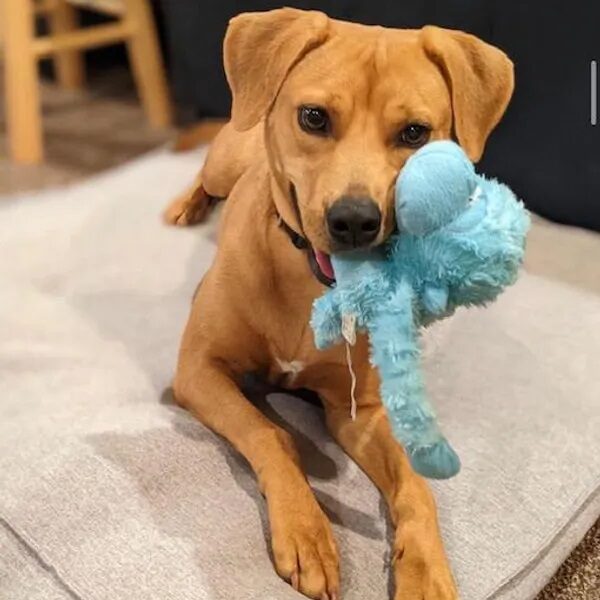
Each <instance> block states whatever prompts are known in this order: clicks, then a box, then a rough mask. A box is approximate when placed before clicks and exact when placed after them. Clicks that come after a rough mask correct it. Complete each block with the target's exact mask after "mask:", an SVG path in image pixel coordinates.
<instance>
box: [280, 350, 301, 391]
mask: <svg viewBox="0 0 600 600" xmlns="http://www.w3.org/2000/svg"><path fill="white" fill-rule="evenodd" d="M274 367H275V369H276V371H278V377H277V379H278V380H279V382H278V383H280V384H281V385H283V386H293V385H294V383H295V382H296V380H297V379H298V375H300V373H302V371H303V370H304V367H305V363H304V362H303V361H301V360H284V359H282V358H278V357H275V365H274Z"/></svg>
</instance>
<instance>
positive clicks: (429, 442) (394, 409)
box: [369, 281, 460, 479]
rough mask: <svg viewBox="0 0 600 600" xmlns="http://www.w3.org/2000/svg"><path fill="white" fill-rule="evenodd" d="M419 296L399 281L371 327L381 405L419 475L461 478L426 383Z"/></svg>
mask: <svg viewBox="0 0 600 600" xmlns="http://www.w3.org/2000/svg"><path fill="white" fill-rule="evenodd" d="M414 308H415V295H414V291H413V289H412V287H411V286H410V285H409V284H408V282H406V281H400V282H399V284H398V286H397V288H396V290H395V291H394V293H393V294H392V295H391V296H390V297H389V300H388V302H387V303H385V304H384V305H383V306H381V307H380V310H379V311H378V312H377V314H376V315H375V318H374V320H373V322H372V323H371V324H370V326H369V333H370V338H371V348H372V359H373V363H374V364H375V365H376V366H377V367H378V368H379V375H380V378H381V401H382V403H383V405H384V407H385V408H386V410H387V412H388V416H389V420H390V424H391V426H392V431H393V432H394V435H395V436H396V437H397V438H398V440H400V442H401V443H402V445H403V446H404V448H405V450H406V452H407V454H408V456H409V458H410V461H411V464H412V466H413V468H414V469H415V471H417V472H418V473H421V474H422V475H424V476H425V477H431V478H435V479H445V478H448V477H452V476H453V475H456V473H457V472H458V471H459V469H460V461H459V458H458V456H457V455H456V453H455V452H454V450H453V449H452V448H451V447H450V445H449V444H448V442H447V440H446V438H445V437H444V436H443V435H442V433H441V432H440V430H439V428H438V425H437V421H436V418H435V413H434V411H433V409H432V407H431V405H430V404H429V402H428V400H427V397H426V394H425V385H424V382H423V374H422V370H421V361H420V352H419V346H418V331H417V325H416V322H415V316H414V313H413V310H414Z"/></svg>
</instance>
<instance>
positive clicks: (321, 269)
mask: <svg viewBox="0 0 600 600" xmlns="http://www.w3.org/2000/svg"><path fill="white" fill-rule="evenodd" d="M308 259H309V262H310V267H311V269H312V272H313V273H314V275H315V277H316V278H317V279H318V280H319V281H320V282H321V283H323V284H324V285H327V286H329V287H331V286H333V285H334V283H335V273H334V271H333V265H332V264H331V256H329V254H326V253H325V252H321V251H320V250H317V249H315V248H312V247H310V248H309V249H308Z"/></svg>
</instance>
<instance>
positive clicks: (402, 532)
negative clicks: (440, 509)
mask: <svg viewBox="0 0 600 600" xmlns="http://www.w3.org/2000/svg"><path fill="white" fill-rule="evenodd" d="M323 399H324V401H325V408H326V415H327V424H328V427H329V429H330V431H331V432H332V434H333V436H334V437H335V438H336V440H337V441H338V443H339V444H340V445H341V446H342V447H343V448H344V450H345V451H346V452H347V453H348V454H349V455H350V456H351V457H352V458H353V459H354V460H355V461H356V462H357V463H358V464H359V465H360V467H361V468H362V469H363V470H364V471H365V472H366V473H367V475H368V476H369V477H370V478H371V479H372V480H373V482H374V483H375V485H376V486H377V487H378V488H379V489H380V490H381V492H382V494H383V495H384V497H385V499H386V500H387V503H388V506H389V509H390V513H391V517H392V522H393V523H394V526H395V528H396V530H395V539H394V548H393V550H394V553H393V568H394V571H395V573H394V575H395V584H396V593H395V600H416V599H418V600H456V599H457V598H458V594H457V591H456V587H455V584H454V580H453V577H452V574H451V572H450V568H449V566H448V562H447V559H446V555H445V552H444V548H443V544H442V539H441V536H440V531H439V528H438V523H437V515H436V508H435V503H434V500H433V497H432V494H431V492H430V490H429V488H428V486H427V484H426V482H425V480H424V479H422V478H421V477H420V476H418V475H417V474H416V473H415V472H414V471H413V470H412V468H411V466H410V463H409V461H408V458H407V457H406V455H405V453H404V451H403V450H402V448H401V446H400V445H399V444H398V443H397V442H396V441H395V439H394V438H393V437H392V432H391V429H390V426H389V423H388V420H387V416H386V414H385V411H384V409H383V407H382V406H381V403H380V402H379V399H378V396H377V395H376V394H373V399H372V401H370V402H369V400H368V399H367V401H366V402H365V401H364V399H363V401H362V402H361V401H360V400H359V405H358V410H357V415H356V420H355V421H353V420H352V419H351V418H350V415H349V412H348V408H347V403H343V405H344V406H343V408H340V402H339V398H336V399H332V400H334V401H333V402H327V398H326V397H324V398H323Z"/></svg>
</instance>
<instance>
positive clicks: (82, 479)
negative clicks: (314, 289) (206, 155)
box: [0, 153, 600, 600]
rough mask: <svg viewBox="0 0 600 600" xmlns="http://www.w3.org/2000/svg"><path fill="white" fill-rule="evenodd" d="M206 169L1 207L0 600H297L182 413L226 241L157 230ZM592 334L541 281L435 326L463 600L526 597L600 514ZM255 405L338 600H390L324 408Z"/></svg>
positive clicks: (578, 310)
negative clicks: (326, 520)
mask: <svg viewBox="0 0 600 600" xmlns="http://www.w3.org/2000/svg"><path fill="white" fill-rule="evenodd" d="M199 159H200V157H199V155H197V154H196V155H188V156H171V155H168V154H163V153H158V154H155V155H151V156H149V157H146V158H144V159H142V160H140V161H138V162H136V163H133V164H132V165H130V166H127V167H125V168H123V169H121V170H119V171H116V172H113V173H109V174H107V175H105V176H102V177H99V178H96V179H94V180H90V181H89V182H87V183H85V184H82V185H77V186H74V187H72V188H67V189H64V190H57V191H55V192H48V193H41V194H37V195H35V196H30V197H24V198H20V199H14V200H2V202H0V278H1V281H2V286H1V287H0V331H1V332H2V335H1V336H0V518H1V519H2V522H4V523H6V524H7V526H8V527H9V530H10V533H9V534H8V535H4V533H3V535H2V538H1V541H0V543H1V544H2V546H1V547H2V549H3V551H2V553H1V554H2V559H1V561H0V569H1V575H0V598H5V597H7V598H11V600H12V598H13V597H16V598H17V599H18V600H20V597H19V596H18V595H16V594H12V590H15V589H17V590H19V589H21V588H22V587H23V586H24V585H25V583H26V584H27V585H29V586H31V589H36V588H35V586H40V589H42V588H41V586H44V585H47V586H49V587H48V589H49V590H51V591H49V592H48V593H47V595H46V596H44V595H43V594H42V595H40V593H38V592H35V593H34V592H32V593H31V594H30V595H29V596H28V595H26V593H25V592H23V593H22V596H23V598H36V595H35V594H36V593H37V594H38V596H37V597H40V598H43V597H48V598H52V600H54V596H53V595H52V594H54V595H55V596H56V598H58V599H59V600H63V596H65V594H72V595H74V596H71V597H79V598H81V599H85V600H87V599H88V598H89V599H98V600H100V599H102V600H104V599H106V600H109V599H110V600H120V599H124V600H138V599H139V600H155V599H156V600H159V599H160V600H187V599H190V600H191V599H192V598H193V599H200V600H203V599H210V600H221V599H224V600H225V599H227V600H230V599H231V598H236V599H240V600H251V599H252V600H254V599H255V598H257V597H260V598H262V599H265V600H286V599H290V600H292V599H294V598H296V599H299V598H300V596H299V595H298V594H296V593H295V592H294V591H293V590H292V589H291V588H289V586H287V585H286V584H285V583H283V582H282V581H280V580H279V578H278V577H277V576H276V575H275V573H274V572H273V569H272V566H271V564H270V560H269V554H268V544H267V541H266V536H267V526H266V513H265V507H264V503H263V501H262V499H261V497H260V495H259V493H258V491H257V489H256V485H255V482H254V478H253V476H252V475H251V473H250V471H249V469H248V467H247V465H246V464H245V463H244V461H243V460H241V459H240V458H239V457H238V456H237V455H236V453H235V452H234V451H233V450H231V449H230V447H229V446H228V445H227V444H226V443H225V442H224V441H222V440H220V439H219V438H218V437H217V436H215V435H213V434H212V433H210V432H209V431H207V430H206V429H205V428H203V427H202V426H201V425H200V424H198V423H197V422H196V421H195V420H194V419H193V418H192V417H190V416H189V415H188V414H187V413H185V412H184V411H182V410H180V409H177V408H175V407H174V406H172V404H171V403H170V402H169V393H168V386H169V382H170V378H171V376H172V373H173V368H174V363H175V359H176V352H177V345H178V341H179V336H180V333H181V329H182V327H183V325H184V322H185V319H186V317H187V311H188V306H189V300H190V298H191V295H192V293H193V290H194V288H195V286H196V284H197V282H198V280H199V279H200V277H201V275H202V273H203V272H204V271H205V269H206V267H207V265H208V264H209V262H210V260H211V258H212V255H213V253H214V226H213V225H211V226H201V227H198V228H195V229H189V230H176V229H170V228H167V227H164V226H162V225H161V224H160V221H159V218H158V214H159V212H160V210H161V209H162V208H163V206H164V205H165V202H166V200H167V199H168V198H169V197H171V196H172V195H173V194H174V193H176V192H177V191H179V190H180V189H181V188H182V186H183V185H185V183H186V180H189V179H191V177H192V175H193V173H194V172H195V170H196V169H197V166H198V163H199ZM599 335H600V301H599V300H598V298H597V296H595V295H592V294H588V293H586V292H581V291H578V290H575V289H572V288H569V287H567V286H562V285H559V284H556V283H553V282H550V281H548V280H544V279H542V278H538V277H533V276H527V275H526V276H524V277H523V278H522V280H521V281H520V282H518V283H517V284H516V285H515V287H514V288H512V289H511V290H509V291H508V292H507V293H506V294H505V295H504V296H503V297H502V298H501V299H500V300H499V302H498V303H497V304H496V305H494V306H492V307H490V308H489V309H486V310H481V311H480V310H476V309H474V310H470V311H465V312H459V313H458V314H457V315H455V316H454V317H453V318H452V319H449V320H448V321H446V322H444V323H441V324H439V325H438V326H436V327H434V328H432V330H431V332H430V334H429V336H428V340H427V347H426V352H425V355H426V376H427V381H428V384H430V389H429V393H430V394H431V397H432V399H433V400H434V403H435V404H436V408H437V411H438V414H439V417H440V421H441V422H442V423H443V425H444V427H445V430H446V432H447V433H448V437H449V438H450V439H451V441H452V443H453V444H454V445H455V447H456V448H457V449H458V450H459V452H460V454H461V456H462V458H463V470H462V472H461V474H460V475H459V476H458V477H456V478H455V479H454V480H452V481H449V482H444V483H439V484H435V485H434V490H435V494H436V497H437V500H438V504H439V508H440V519H441V523H442V528H443V534H444V537H445V539H446V543H447V548H448V552H449V555H450V559H451V562H452V564H453V566H454V569H455V572H456V575H457V578H458V582H459V586H460V588H461V590H462V597H463V598H464V599H465V600H484V599H491V598H493V599H494V600H508V599H510V600H513V599H515V600H516V599H517V598H518V600H528V599H531V598H533V597H534V596H535V594H536V593H537V592H538V591H539V590H540V589H541V587H542V585H543V584H544V583H545V582H546V581H547V580H548V579H549V578H550V576H551V574H552V573H553V572H554V571H555V570H556V568H557V567H558V565H559V564H560V563H561V561H562V560H564V558H565V557H566V556H567V555H568V553H569V552H570V550H571V549H572V548H573V547H574V546H575V544H576V543H577V542H578V541H579V540H580V539H581V538H582V537H583V535H584V534H585V531H586V530H587V529H588V528H589V527H590V526H591V524H592V523H593V522H594V521H595V519H596V518H597V516H598V514H600V494H599V492H598V485H599V483H600V481H599V479H600V452H599V451H598V450H599V448H598V443H599V442H598V436H597V431H599V430H600V411H599V407H598V398H600V380H599V378H598V377H597V365H596V362H597V360H596V359H597V356H598V355H599V354H600V339H599ZM261 406H263V408H264V409H265V410H266V411H267V413H268V414H269V416H270V417H271V418H274V419H276V420H278V421H280V422H281V423H282V424H284V425H285V426H286V427H288V428H289V429H290V431H291V432H292V434H293V435H294V436H295V438H296V439H297V441H298V445H299V447H300V452H301V454H302V456H303V459H304V463H305V465H306V469H307V471H308V473H309V477H310V480H311V482H312V484H313V486H314V488H315V490H316V493H317V496H318V498H319V500H320V501H321V502H322V504H323V506H324V508H325V510H326V511H327V512H328V514H329V515H330V517H331V518H332V520H333V522H334V531H335V534H336V537H337V539H338V541H339V544H340V548H341V554H342V556H341V558H342V577H343V589H344V599H345V600H379V599H383V598H387V597H388V576H387V571H386V564H387V559H388V544H387V543H386V537H387V536H388V535H389V530H388V525H387V521H386V519H385V518H384V514H385V511H384V509H383V505H382V503H381V501H380V498H379V495H378V493H377V492H376V490H375V489H374V488H373V486H372V485H371V484H370V482H369V481H368V480H367V478H366V477H365V476H364V475H363V474H362V472H361V471H360V470H359V469H358V468H357V467H356V466H355V465H354V463H352V462H351V461H350V460H349V459H348V458H347V457H345V456H344V455H343V453H342V452H341V451H340V450H339V448H338V447H337V445H336V444H334V443H333V442H332V441H331V440H330V439H329V437H328V436H327V435H326V432H325V429H324V425H323V419H322V413H321V411H320V410H319V409H317V408H315V407H313V406H312V405H308V404H305V403H304V402H302V401H299V400H297V399H293V398H291V397H290V396H287V395H272V396H270V397H269V398H268V399H267V401H265V402H263V403H261ZM5 547H6V551H5V550H4V548H5ZM4 565H9V566H8V568H7V567H5V566H4ZM24 569H28V571H27V572H26V571H25V570H24ZM24 573H27V574H26V575H24ZM66 590H70V592H67V591H66ZM61 594H62V596H61ZM67 597H69V596H67Z"/></svg>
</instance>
